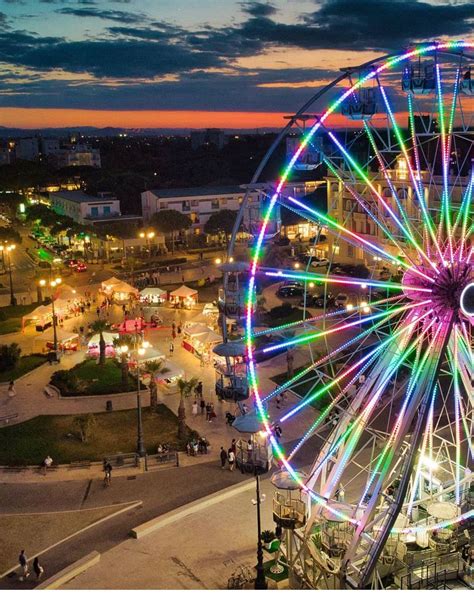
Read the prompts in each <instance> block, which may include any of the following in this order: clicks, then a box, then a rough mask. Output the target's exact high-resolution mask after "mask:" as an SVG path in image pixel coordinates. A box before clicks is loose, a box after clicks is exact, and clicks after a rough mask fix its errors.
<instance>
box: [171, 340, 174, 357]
mask: <svg viewBox="0 0 474 595" xmlns="http://www.w3.org/2000/svg"><path fill="white" fill-rule="evenodd" d="M173 353H174V343H173V341H170V357H172V355H173Z"/></svg>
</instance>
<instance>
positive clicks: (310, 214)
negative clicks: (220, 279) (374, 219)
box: [255, 196, 431, 281]
mask: <svg viewBox="0 0 474 595" xmlns="http://www.w3.org/2000/svg"><path fill="white" fill-rule="evenodd" d="M286 200H287V201H289V202H290V203H291V204H293V205H295V206H296V207H297V208H293V209H292V208H291V206H288V205H287V203H286V202H281V204H282V205H283V206H285V207H287V208H289V209H290V210H293V211H294V212H296V213H299V214H301V213H300V210H301V211H303V212H304V213H306V218H307V219H309V220H312V221H315V222H316V223H319V221H323V222H324V224H326V225H327V226H328V227H330V228H331V229H336V230H338V231H339V232H340V233H341V234H343V235H344V236H345V239H346V240H348V241H349V243H354V242H355V243H356V245H357V246H359V247H362V248H365V249H367V250H368V251H370V252H372V254H374V253H375V254H376V255H377V256H379V257H381V258H383V259H384V260H387V261H389V262H390V263H395V264H398V265H399V266H401V267H403V268H404V269H407V270H409V271H411V272H412V273H413V274H414V275H417V276H419V277H422V278H424V279H426V280H427V281H431V278H430V277H429V276H428V275H426V274H425V273H423V272H422V271H420V270H419V269H417V268H414V267H412V266H410V265H409V264H407V263H406V262H405V261H403V260H400V259H399V258H397V257H396V256H393V255H392V254H389V253H388V252H386V251H385V250H384V249H383V248H381V247H380V246H377V245H376V244H374V243H373V242H370V241H369V240H366V239H365V238H363V237H361V236H359V235H358V234H356V233H354V232H352V231H350V230H348V229H346V228H345V227H344V226H343V225H341V224H340V223H338V222H337V221H335V220H334V219H332V218H331V217H328V216H327V215H324V213H321V212H320V211H317V210H316V209H313V208H311V207H309V206H308V205H306V204H304V203H302V202H301V201H299V200H297V199H295V198H293V197H291V196H288V197H286ZM351 240H352V242H351ZM255 268H256V267H255Z"/></svg>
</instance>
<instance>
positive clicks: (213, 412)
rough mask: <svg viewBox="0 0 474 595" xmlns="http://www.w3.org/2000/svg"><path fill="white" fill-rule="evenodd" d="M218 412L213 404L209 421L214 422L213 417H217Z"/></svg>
mask: <svg viewBox="0 0 474 595" xmlns="http://www.w3.org/2000/svg"><path fill="white" fill-rule="evenodd" d="M216 417H217V414H216V412H215V411H214V405H211V411H210V412H209V422H212V420H213V419H216Z"/></svg>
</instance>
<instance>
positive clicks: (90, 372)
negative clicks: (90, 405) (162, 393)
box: [51, 359, 137, 397]
mask: <svg viewBox="0 0 474 595" xmlns="http://www.w3.org/2000/svg"><path fill="white" fill-rule="evenodd" d="M71 380H72V381H71ZM136 382H137V381H136V378H133V377H132V376H130V377H129V383H128V389H127V388H124V386H123V385H122V370H121V368H120V363H119V362H117V360H115V359H107V360H106V361H105V364H104V365H103V366H99V365H98V363H97V361H96V360H95V359H86V360H84V361H83V362H81V363H80V364H77V366H74V368H71V369H70V370H67V371H66V370H60V371H59V372H58V373H55V374H53V376H52V377H51V384H53V385H54V386H57V387H58V388H59V390H60V391H61V394H62V395H63V396H65V397H67V396H70V397H72V396H80V395H109V394H113V393H123V392H127V390H129V391H134V390H136V386H137V385H136Z"/></svg>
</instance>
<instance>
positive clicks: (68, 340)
mask: <svg viewBox="0 0 474 595" xmlns="http://www.w3.org/2000/svg"><path fill="white" fill-rule="evenodd" d="M56 338H57V342H58V349H59V351H77V350H78V348H79V335H78V334H77V333H73V332H69V331H65V330H64V329H62V328H57V329H56ZM34 342H35V349H36V350H37V351H40V352H44V353H46V352H48V351H51V350H53V349H54V331H53V329H52V328H49V329H48V330H46V331H45V332H44V333H42V334H41V335H40V336H39V337H35V340H34Z"/></svg>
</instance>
